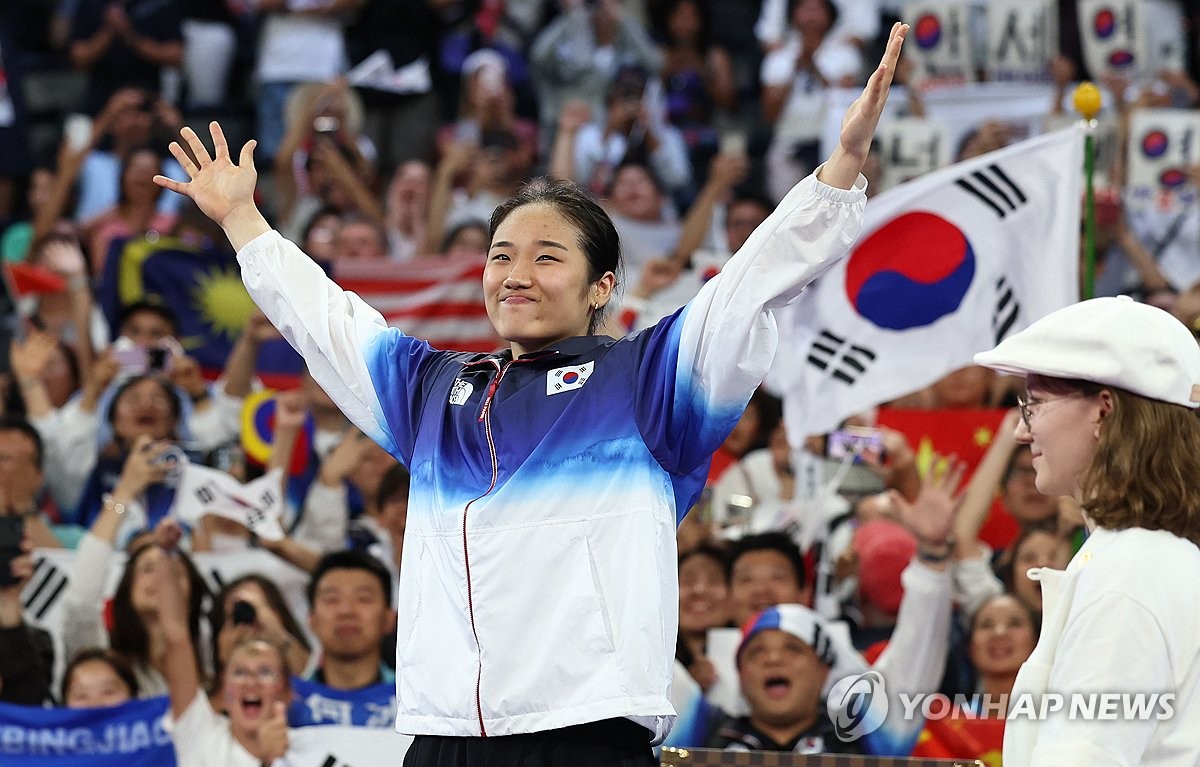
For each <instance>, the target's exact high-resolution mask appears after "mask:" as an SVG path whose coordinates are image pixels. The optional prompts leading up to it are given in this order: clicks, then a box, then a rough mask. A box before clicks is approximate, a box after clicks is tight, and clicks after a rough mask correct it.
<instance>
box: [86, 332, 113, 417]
mask: <svg viewBox="0 0 1200 767" xmlns="http://www.w3.org/2000/svg"><path fill="white" fill-rule="evenodd" d="M120 372H121V363H120V361H119V360H117V355H116V354H115V353H114V352H113V349H112V347H109V348H108V349H105V350H104V351H103V352H101V353H100V355H99V356H98V357H97V358H96V362H95V364H93V365H92V372H91V375H89V376H88V377H87V378H85V379H84V382H83V396H82V397H81V398H80V400H79V407H80V409H81V410H83V411H84V412H87V413H93V412H95V411H96V405H97V403H98V402H99V401H100V395H102V394H103V393H104V390H105V389H107V388H108V385H109V384H111V383H112V382H113V381H114V380H115V379H116V377H117V374H118V373H120Z"/></svg>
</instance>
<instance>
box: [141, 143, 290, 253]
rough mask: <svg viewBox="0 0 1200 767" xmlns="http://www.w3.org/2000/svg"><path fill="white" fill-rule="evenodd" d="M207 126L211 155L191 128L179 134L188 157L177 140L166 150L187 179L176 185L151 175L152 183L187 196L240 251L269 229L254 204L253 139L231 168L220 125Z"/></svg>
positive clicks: (175, 182) (163, 177) (244, 147)
mask: <svg viewBox="0 0 1200 767" xmlns="http://www.w3.org/2000/svg"><path fill="white" fill-rule="evenodd" d="M208 127H209V133H210V134H211V135H212V140H213V149H214V152H213V154H212V155H210V154H209V153H208V149H206V148H205V147H204V144H202V143H201V142H200V137H199V136H197V135H196V132H195V131H194V130H192V129H191V128H184V129H183V130H182V131H180V135H181V136H182V137H183V140H184V141H186V142H187V145H188V148H189V149H190V150H191V156H189V155H188V153H187V152H185V151H184V149H183V147H182V146H181V145H180V144H179V142H177V141H172V142H171V146H170V147H169V148H170V150H171V154H172V155H173V156H174V157H175V159H176V160H178V161H179V164H180V165H181V166H183V169H184V170H185V171H186V172H187V174H188V177H189V178H190V179H191V180H190V181H187V182H180V181H174V180H172V179H169V178H167V177H166V176H155V177H154V183H156V184H158V185H159V186H161V187H163V188H164V189H170V190H171V191H172V192H178V193H179V194H182V195H186V196H188V197H191V198H192V199H193V200H194V201H195V202H196V205H197V206H198V207H199V208H200V210H201V211H203V212H204V215H206V216H208V217H209V218H211V219H212V220H213V221H216V222H217V223H218V224H220V225H221V228H223V229H224V230H225V233H226V234H227V235H228V236H229V241H230V243H232V244H233V246H234V248H236V249H238V250H241V248H242V247H243V246H244V245H245V244H246V243H247V242H249V241H250V240H252V239H254V238H255V237H257V236H258V235H259V234H262V233H263V232H266V231H269V229H270V227H269V226H268V224H267V222H266V219H264V218H263V217H262V214H261V213H259V211H258V208H257V207H256V206H255V204H254V185H255V184H256V183H257V181H258V172H257V171H256V170H255V169H254V147H255V146H256V144H257V142H255V140H254V139H251V140H249V141H247V142H246V144H245V146H243V147H242V151H241V154H240V155H239V156H238V164H237V165H234V163H233V160H232V158H231V157H230V156H229V144H228V143H227V142H226V141H225V134H224V132H222V130H221V126H220V125H219V124H217V122H216V121H213V122H211V123H209V126H208ZM192 157H195V158H196V159H195V161H193V160H192Z"/></svg>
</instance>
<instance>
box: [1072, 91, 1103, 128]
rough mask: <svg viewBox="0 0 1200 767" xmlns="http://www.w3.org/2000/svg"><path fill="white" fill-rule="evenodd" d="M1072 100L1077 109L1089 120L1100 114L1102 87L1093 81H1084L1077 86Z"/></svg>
mask: <svg viewBox="0 0 1200 767" xmlns="http://www.w3.org/2000/svg"><path fill="white" fill-rule="evenodd" d="M1072 101H1074V103H1075V111H1076V112H1078V113H1079V114H1081V115H1083V116H1084V117H1086V118H1087V119H1089V120H1091V119H1094V118H1095V117H1096V115H1098V114H1100V89H1099V88H1097V87H1096V86H1095V84H1093V83H1089V82H1083V83H1080V84H1079V85H1077V86H1075V93H1074V95H1073V96H1072Z"/></svg>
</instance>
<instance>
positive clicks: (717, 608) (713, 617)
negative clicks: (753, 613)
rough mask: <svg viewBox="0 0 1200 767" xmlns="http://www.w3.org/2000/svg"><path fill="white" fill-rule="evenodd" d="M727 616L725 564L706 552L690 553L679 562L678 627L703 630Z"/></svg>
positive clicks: (687, 629)
mask: <svg viewBox="0 0 1200 767" xmlns="http://www.w3.org/2000/svg"><path fill="white" fill-rule="evenodd" d="M728 620H729V588H728V587H727V586H726V585H725V568H724V566H722V564H721V563H720V562H718V561H716V560H714V559H713V558H712V557H710V556H708V555H706V554H695V555H693V556H689V557H688V558H687V559H685V560H684V561H683V564H681V565H679V630H680V631H683V632H692V633H699V632H704V631H707V630H708V629H710V628H714V627H717V626H723V625H725V623H726V622H727V621H728Z"/></svg>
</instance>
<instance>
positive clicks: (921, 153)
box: [875, 117, 950, 191]
mask: <svg viewBox="0 0 1200 767" xmlns="http://www.w3.org/2000/svg"><path fill="white" fill-rule="evenodd" d="M875 140H876V142H877V143H878V144H879V150H880V151H879V161H880V164H881V165H882V167H883V179H882V184H881V186H880V191H883V190H887V189H891V188H892V187H894V186H896V185H898V184H902V183H904V182H905V181H911V180H912V179H914V178H917V177H918V176H923V175H925V174H926V173H929V172H930V171H932V170H936V169H938V168H940V167H942V166H943V165H946V164H948V163H949V162H950V142H949V140H948V139H947V138H946V128H945V127H944V126H943V125H942V124H941V123H940V122H937V121H935V120H924V119H920V118H915V117H901V118H899V119H895V120H888V121H887V122H885V123H882V124H881V125H880V126H879V129H878V130H876V131H875Z"/></svg>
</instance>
